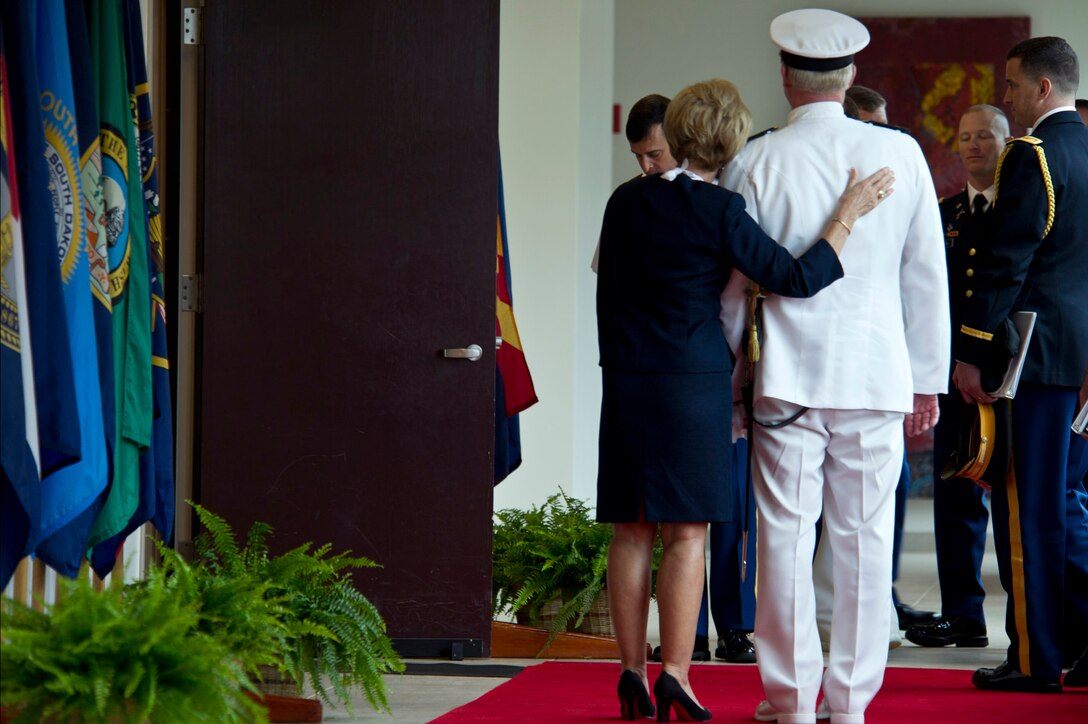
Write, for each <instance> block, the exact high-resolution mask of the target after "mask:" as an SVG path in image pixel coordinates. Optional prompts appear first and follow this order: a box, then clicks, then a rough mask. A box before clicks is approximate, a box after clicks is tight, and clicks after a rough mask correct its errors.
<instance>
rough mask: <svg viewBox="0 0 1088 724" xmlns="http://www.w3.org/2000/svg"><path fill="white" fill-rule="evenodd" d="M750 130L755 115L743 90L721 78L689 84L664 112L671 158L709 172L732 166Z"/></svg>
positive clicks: (666, 136)
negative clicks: (744, 99)
mask: <svg viewBox="0 0 1088 724" xmlns="http://www.w3.org/2000/svg"><path fill="white" fill-rule="evenodd" d="M751 128H752V114H751V113H750V112H749V111H748V107H747V106H746V105H744V101H742V100H741V99H740V91H738V90H737V87H736V86H735V85H733V84H732V83H730V82H729V81H727V80H722V79H721V78H712V79H711V80H704V81H702V82H700V83H694V84H692V85H689V86H688V87H687V88H684V89H683V90H682V91H680V92H679V93H677V94H676V97H675V98H673V99H672V102H671V103H669V108H668V110H667V111H665V126H664V130H665V138H666V139H667V140H668V142H669V151H670V153H672V157H673V158H675V159H676V160H677V161H678V162H681V163H682V162H683V161H684V160H685V159H687V160H688V162H689V163H692V164H698V165H699V166H700V167H701V168H704V169H707V170H713V169H719V168H721V167H723V166H725V164H727V163H729V161H731V160H732V159H733V157H734V156H736V155H737V153H739V152H740V149H741V148H742V147H743V146H744V143H745V141H747V140H748V132H749V130H750V129H751Z"/></svg>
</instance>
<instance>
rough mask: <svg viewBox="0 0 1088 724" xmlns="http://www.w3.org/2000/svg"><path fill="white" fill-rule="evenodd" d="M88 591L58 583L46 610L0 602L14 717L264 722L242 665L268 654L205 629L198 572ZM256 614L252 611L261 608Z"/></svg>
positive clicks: (1, 695)
mask: <svg viewBox="0 0 1088 724" xmlns="http://www.w3.org/2000/svg"><path fill="white" fill-rule="evenodd" d="M176 572H177V573H179V574H180V575H176V576H167V575H166V574H165V573H164V572H163V571H162V570H158V571H154V572H153V573H152V575H151V576H150V577H149V578H148V580H147V581H144V582H142V583H141V584H140V585H139V586H134V585H130V586H125V587H123V588H113V587H110V588H107V589H105V590H102V591H95V590H93V589H92V588H91V586H90V585H89V584H88V583H87V582H86V580H82V581H78V582H74V581H69V580H66V579H60V580H58V586H59V587H60V592H61V595H60V597H59V600H58V601H57V602H56V603H55V604H54V605H52V606H51V607H50V608H49V609H48V610H47V611H44V612H42V611H35V610H33V609H31V608H28V607H27V606H25V605H23V604H22V603H19V602H16V601H13V600H11V599H4V602H3V625H2V635H0V639H2V643H0V667H2V669H3V672H4V675H3V677H2V679H0V703H2V704H3V707H4V710H5V714H6V715H12V714H14V715H15V719H14V720H15V721H16V722H38V721H65V722H67V721H73V722H74V721H115V722H144V721H163V722H167V721H176V722H187V721H222V722H253V721H256V722H264V721H267V713H266V711H265V709H264V707H263V706H261V705H260V704H258V703H257V701H256V700H255V699H254V698H253V697H252V696H250V695H247V694H254V693H256V689H255V687H254V684H253V683H252V681H251V680H250V678H249V676H248V674H247V671H248V670H251V669H253V668H255V667H256V665H257V661H259V660H261V659H262V658H265V657H267V656H268V655H269V648H268V646H267V645H265V644H262V643H260V642H253V643H251V644H250V645H249V646H248V647H244V648H242V649H240V650H239V649H236V648H235V647H234V646H233V645H232V642H231V641H230V640H228V639H226V638H220V637H219V636H217V635H215V634H214V633H212V632H210V631H208V630H207V627H206V626H205V625H204V623H206V622H205V621H204V620H203V619H202V616H201V612H200V610H199V607H198V606H196V605H194V602H195V601H196V600H197V599H198V598H199V595H198V593H197V591H196V580H195V579H196V577H194V576H193V575H191V573H192V572H191V571H190V570H188V569H187V568H186V567H184V564H182V565H181V567H180V568H177V569H176ZM258 615H259V614H258Z"/></svg>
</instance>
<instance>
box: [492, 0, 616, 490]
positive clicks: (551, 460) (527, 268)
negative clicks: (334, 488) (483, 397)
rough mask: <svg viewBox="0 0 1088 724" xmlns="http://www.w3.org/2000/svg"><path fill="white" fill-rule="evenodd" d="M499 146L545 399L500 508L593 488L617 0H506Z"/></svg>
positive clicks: (516, 283) (517, 303) (527, 326)
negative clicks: (596, 272)
mask: <svg viewBox="0 0 1088 724" xmlns="http://www.w3.org/2000/svg"><path fill="white" fill-rule="evenodd" d="M500 12H501V16H500V42H499V144H500V146H501V149H502V164H503V182H504V191H505V194H506V221H507V231H508V233H509V239H510V266H511V276H512V277H513V282H512V286H513V296H514V314H515V316H516V318H517V322H518V331H519V333H520V335H521V340H522V344H523V346H524V350H525V356H526V358H527V359H528V361H529V368H530V371H531V372H532V375H533V381H534V383H535V385H536V391H537V396H538V397H539V398H540V402H538V403H537V404H536V405H534V406H533V407H531V408H529V410H527V411H526V412H524V413H522V414H521V437H522V453H523V456H524V459H525V463H524V464H523V465H522V467H521V468H520V469H519V470H517V471H515V472H514V473H513V474H512V475H511V476H510V477H509V478H507V479H506V480H505V481H504V482H502V483H500V484H499V486H498V487H497V488H495V508H496V509H499V508H506V507H525V506H526V505H528V504H529V503H539V502H541V501H543V500H544V498H546V497H547V496H548V495H550V494H552V493H554V492H556V491H557V490H558V489H559V488H560V487H562V488H563V489H564V490H566V491H567V492H569V493H572V494H573V495H575V496H576V497H580V498H591V497H593V498H595V497H596V469H597V467H596V466H597V447H596V446H597V415H598V412H599V405H600V373H599V370H598V368H597V342H596V320H595V317H594V301H593V299H594V289H595V285H594V280H593V275H592V273H591V272H590V270H589V260H590V257H591V256H592V254H593V247H594V245H595V243H596V238H597V232H598V228H599V224H600V215H601V212H602V210H603V209H604V205H605V202H606V201H607V200H608V194H609V193H610V191H611V163H612V160H611V145H610V142H609V134H610V131H611V103H612V57H613V47H612V22H613V3H612V0H549V1H548V2H539V1H535V0H502V3H501V5H500Z"/></svg>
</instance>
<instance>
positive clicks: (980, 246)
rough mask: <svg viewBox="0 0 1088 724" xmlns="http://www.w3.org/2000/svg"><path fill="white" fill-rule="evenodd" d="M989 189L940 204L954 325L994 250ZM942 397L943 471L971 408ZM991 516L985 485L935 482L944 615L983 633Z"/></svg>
mask: <svg viewBox="0 0 1088 724" xmlns="http://www.w3.org/2000/svg"><path fill="white" fill-rule="evenodd" d="M987 192H989V194H990V196H991V197H992V195H993V187H991V188H989V189H987V190H986V191H977V190H975V189H973V188H970V187H968V188H965V189H964V190H963V191H961V192H959V193H958V194H956V195H955V196H950V197H949V198H946V199H943V200H942V201H941V203H940V209H941V222H942V224H943V225H944V234H945V255H946V260H947V263H948V292H949V310H950V314H951V318H952V328H953V329H959V326H960V316H961V314H962V306H963V304H962V300H963V299H965V296H964V294H965V292H966V291H967V290H968V289H969V288H971V287H972V286H973V280H974V275H975V267H976V266H978V262H979V261H980V260H981V258H980V254H985V253H986V251H987V249H988V248H989V243H988V240H987V237H986V234H985V229H984V227H985V223H986V219H987V217H988V216H989V213H990V212H989V208H988V207H989V205H990V203H991V201H992V198H989V199H988V198H987V195H986V194H987ZM976 199H980V201H976ZM950 373H951V371H950ZM938 400H939V403H940V408H941V416H940V419H939V420H938V421H937V428H936V430H935V431H934V445H933V470H934V472H936V473H938V474H939V473H940V471H941V468H942V466H943V465H944V464H945V462H946V461H947V460H948V457H949V455H950V454H952V452H953V450H955V448H956V445H957V441H958V436H959V432H960V430H961V428H963V427H964V426H965V425H970V424H971V413H972V410H971V407H970V406H969V405H968V404H967V403H965V402H964V401H963V398H962V397H961V396H960V393H959V391H958V390H956V389H955V388H954V387H953V386H951V385H950V386H949V393H948V394H945V395H940V397H939V398H938ZM994 412H995V414H1003V412H1004V408H1003V406H1002V404H1001V403H1000V402H999V403H995V406H994ZM1004 472H1005V465H1003V464H1001V461H998V460H996V459H995V460H992V461H991V464H990V468H989V469H988V471H987V476H986V479H987V481H990V480H994V479H995V477H994V476H997V479H1000V476H1003V475H1004ZM991 484H992V483H991ZM989 517H990V513H989V510H988V509H987V507H986V500H985V494H984V491H983V488H982V486H980V485H978V484H977V483H975V482H974V481H973V480H969V479H967V478H961V477H954V478H950V479H948V480H938V481H936V482H935V483H934V486H933V532H934V537H935V544H936V549H937V579H938V583H939V585H940V591H941V614H942V616H944V617H945V618H948V617H952V616H960V617H963V618H966V619H969V620H971V621H973V622H975V623H977V624H978V626H979V628H980V630H982V631H984V630H985V626H986V619H985V616H984V615H983V612H982V602H983V600H984V599H985V597H986V591H985V589H984V588H983V586H982V556H983V553H984V552H985V549H986V524H987V522H988V520H989Z"/></svg>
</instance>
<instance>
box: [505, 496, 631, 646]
mask: <svg viewBox="0 0 1088 724" xmlns="http://www.w3.org/2000/svg"><path fill="white" fill-rule="evenodd" d="M495 521H496V525H495V528H494V537H493V547H492V551H493V553H492V588H493V595H494V612H495V613H496V614H501V613H503V612H506V613H511V614H517V615H519V616H521V615H522V614H524V615H523V616H521V617H523V618H527V619H528V620H529V622H531V623H534V622H538V621H539V620H540V619H541V614H542V613H543V612H544V608H545V606H547V605H548V604H549V603H551V602H553V601H562V605H561V606H560V607H559V610H558V612H557V613H556V614H555V617H554V618H553V619H552V621H551V623H550V625H549V631H550V633H551V636H550V638H549V643H550V641H551V640H552V639H554V637H555V635H556V634H558V632H560V631H563V630H569V629H575V628H577V627H578V626H580V625H581V624H582V621H583V620H584V619H585V616H586V614H587V613H588V612H589V610H590V608H591V607H592V606H593V603H594V602H595V601H596V600H597V597H598V596H600V595H601V592H602V590H603V588H604V585H605V577H606V571H607V567H608V546H609V544H610V543H611V540H612V527H611V526H609V525H607V524H605V523H598V522H596V521H595V520H594V517H593V515H592V511H591V509H590V508H589V506H588V505H587V504H586V503H585V501H582V500H578V499H577V498H572V497H570V496H569V495H567V494H566V493H565V492H563V491H559V492H558V493H556V494H554V495H552V496H550V497H549V498H548V499H547V501H545V503H544V505H542V506H535V505H534V506H532V507H530V508H529V509H528V510H521V509H516V508H507V509H503V510H499V511H497V512H496V513H495Z"/></svg>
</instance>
